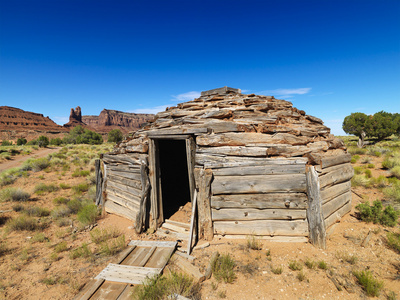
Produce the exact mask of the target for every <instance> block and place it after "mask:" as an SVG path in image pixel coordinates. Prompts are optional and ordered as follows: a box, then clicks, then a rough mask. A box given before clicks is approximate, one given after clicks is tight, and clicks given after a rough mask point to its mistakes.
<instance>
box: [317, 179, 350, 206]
mask: <svg viewBox="0 0 400 300" xmlns="http://www.w3.org/2000/svg"><path fill="white" fill-rule="evenodd" d="M348 191H351V181H350V180H349V181H345V182H342V183H339V184H335V185H332V186H329V187H326V188H324V189H321V199H322V204H323V203H325V202H328V201H330V200H332V199H333V198H336V197H337V196H340V195H342V194H344V193H346V192H348Z"/></svg>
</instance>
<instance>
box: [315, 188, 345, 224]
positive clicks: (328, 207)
mask: <svg viewBox="0 0 400 300" xmlns="http://www.w3.org/2000/svg"><path fill="white" fill-rule="evenodd" d="M349 201H351V191H347V192H346V193H344V194H342V195H340V196H337V197H336V198H334V199H332V200H330V201H328V202H326V203H325V204H324V205H322V212H323V215H324V218H325V219H326V218H327V217H329V216H330V215H331V214H333V213H334V212H335V211H337V210H338V209H339V208H340V207H342V206H343V205H345V204H346V203H347V202H349Z"/></svg>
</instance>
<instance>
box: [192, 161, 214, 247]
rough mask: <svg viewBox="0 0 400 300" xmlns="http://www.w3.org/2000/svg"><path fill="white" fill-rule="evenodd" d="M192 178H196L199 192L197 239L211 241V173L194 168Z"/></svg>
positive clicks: (207, 170)
mask: <svg viewBox="0 0 400 300" xmlns="http://www.w3.org/2000/svg"><path fill="white" fill-rule="evenodd" d="M194 176H195V178H196V187H197V188H198V190H199V193H198V195H197V198H198V199H197V201H198V204H197V205H198V209H199V215H198V218H199V220H198V223H199V238H204V239H205V240H212V238H213V228H212V220H211V206H210V201H211V199H210V198H211V181H212V178H213V174H212V171H211V170H209V169H206V170H204V169H202V168H201V169H200V168H196V169H195V170H194Z"/></svg>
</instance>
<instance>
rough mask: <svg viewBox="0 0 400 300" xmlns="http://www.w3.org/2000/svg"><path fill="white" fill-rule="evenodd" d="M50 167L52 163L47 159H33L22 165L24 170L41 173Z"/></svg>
mask: <svg viewBox="0 0 400 300" xmlns="http://www.w3.org/2000/svg"><path fill="white" fill-rule="evenodd" d="M48 166H50V161H49V159H48V158H47V157H42V158H37V159H33V158H30V159H28V160H26V161H25V162H24V163H23V164H22V168H21V169H22V170H25V171H29V170H32V171H34V172H39V171H42V170H44V169H46V168H47V167H48Z"/></svg>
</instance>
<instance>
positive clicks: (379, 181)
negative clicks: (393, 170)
mask: <svg viewBox="0 0 400 300" xmlns="http://www.w3.org/2000/svg"><path fill="white" fill-rule="evenodd" d="M373 184H374V186H376V187H377V188H384V187H385V186H386V185H387V179H386V177H385V176H383V175H380V176H379V177H377V178H374V182H373Z"/></svg>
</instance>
